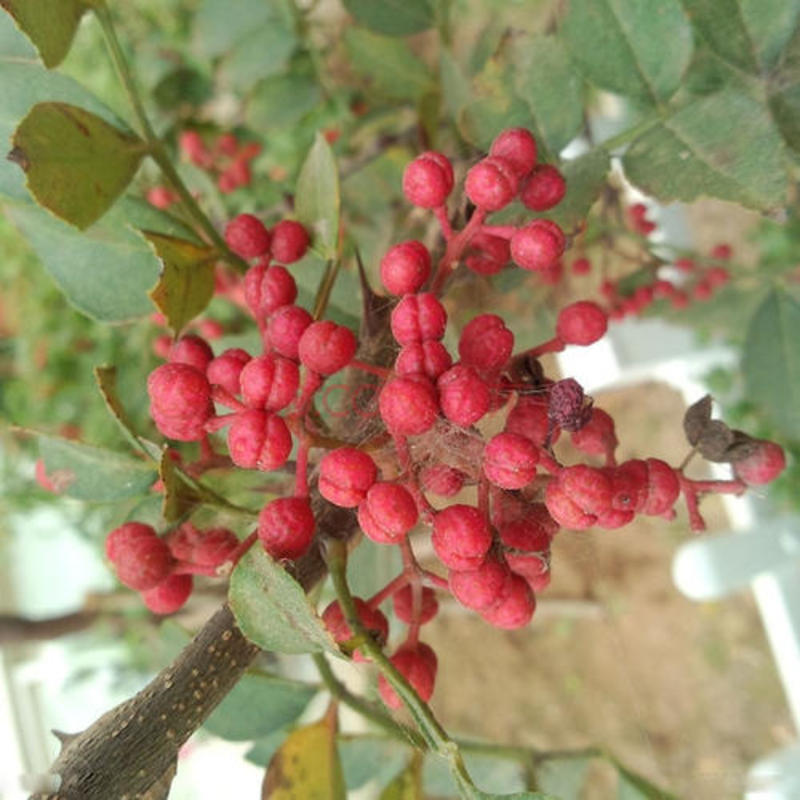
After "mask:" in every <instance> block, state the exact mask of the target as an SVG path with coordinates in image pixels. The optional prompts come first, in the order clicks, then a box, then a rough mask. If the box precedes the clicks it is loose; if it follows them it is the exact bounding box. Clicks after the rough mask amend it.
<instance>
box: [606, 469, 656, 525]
mask: <svg viewBox="0 0 800 800" xmlns="http://www.w3.org/2000/svg"><path fill="white" fill-rule="evenodd" d="M606 474H607V475H608V476H609V477H610V478H611V508H612V509H614V510H615V511H634V512H636V511H641V510H642V508H644V506H645V503H646V502H647V492H648V486H647V484H648V468H647V462H645V461H642V460H641V459H638V458H635V459H631V460H629V461H623V462H622V464H620V465H619V466H617V467H613V468H611V469H609V470H607V473H606Z"/></svg>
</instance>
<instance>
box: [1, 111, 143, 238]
mask: <svg viewBox="0 0 800 800" xmlns="http://www.w3.org/2000/svg"><path fill="white" fill-rule="evenodd" d="M12 145H13V148H12V150H11V152H10V153H9V155H8V157H9V159H10V160H11V161H13V162H14V163H15V164H18V165H19V166H20V167H21V168H22V169H23V171H24V172H25V175H26V178H27V185H28V189H29V190H30V191H31V194H33V196H34V197H35V198H36V200H37V202H38V203H39V204H40V205H43V206H44V207H45V208H47V209H49V210H50V211H52V212H53V213H54V214H55V215H56V216H58V217H61V219H63V220H66V221H67V222H69V223H71V224H72V225H76V226H77V227H78V228H81V229H83V228H86V227H88V226H89V225H91V224H92V223H93V222H95V221H96V220H98V219H99V218H100V217H101V216H102V215H103V214H104V213H105V212H106V211H107V210H108V208H109V207H110V206H111V205H112V204H113V202H114V201H115V200H116V199H117V198H118V197H119V195H120V194H122V192H123V191H124V190H125V187H126V186H127V185H128V184H129V183H130V182H131V180H132V179H133V176H134V175H135V174H136V171H137V170H138V169H139V162H140V161H141V160H142V157H143V155H144V149H145V145H144V142H142V140H141V139H139V138H138V137H136V136H133V135H132V134H128V133H124V132H123V131H121V130H119V129H117V128H115V127H113V126H112V125H109V124H108V123H107V122H106V121H105V120H103V119H101V118H100V117H98V116H97V115H95V114H92V113H91V112H89V111H86V110H85V109H83V108H79V107H78V106H73V105H70V104H69V103H37V104H36V105H35V106H34V107H33V108H32V109H31V110H30V111H29V112H28V114H27V116H26V117H25V119H23V120H22V122H21V123H20V124H19V127H18V128H17V130H16V132H15V133H14V137H13V139H12Z"/></svg>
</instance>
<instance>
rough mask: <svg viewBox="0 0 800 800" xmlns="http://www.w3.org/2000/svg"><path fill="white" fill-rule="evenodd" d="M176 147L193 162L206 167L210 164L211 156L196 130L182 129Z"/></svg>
mask: <svg viewBox="0 0 800 800" xmlns="http://www.w3.org/2000/svg"><path fill="white" fill-rule="evenodd" d="M178 147H180V150H181V152H182V153H183V154H184V155H185V156H186V158H188V159H189V161H191V162H192V163H193V164H195V165H196V166H198V167H201V168H203V169H208V168H209V167H210V166H211V164H212V156H211V153H210V152H209V150H208V148H207V147H206V145H205V142H204V141H203V139H202V137H201V136H200V134H199V133H197V131H184V132H183V133H181V135H180V136H179V137H178Z"/></svg>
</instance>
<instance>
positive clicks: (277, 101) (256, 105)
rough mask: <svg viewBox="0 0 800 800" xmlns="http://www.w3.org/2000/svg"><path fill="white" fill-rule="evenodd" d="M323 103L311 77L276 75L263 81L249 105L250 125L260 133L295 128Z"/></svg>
mask: <svg viewBox="0 0 800 800" xmlns="http://www.w3.org/2000/svg"><path fill="white" fill-rule="evenodd" d="M321 100H322V92H321V91H320V88H319V86H318V85H317V83H316V81H314V80H313V79H312V78H311V77H309V76H308V75H296V74H293V73H289V74H286V75H273V76H272V77H270V78H266V79H265V80H263V81H261V82H260V83H259V84H258V85H257V86H256V88H255V90H254V91H253V95H252V97H251V98H250V101H249V102H248V104H247V111H246V114H247V124H248V125H249V126H250V127H251V128H255V129H258V130H274V129H276V128H293V127H294V126H295V125H297V124H298V123H299V122H300V120H301V119H302V118H303V117H304V116H305V115H306V114H308V113H309V112H310V111H313V110H314V109H315V108H316V107H317V106H318V105H319V103H320V102H321Z"/></svg>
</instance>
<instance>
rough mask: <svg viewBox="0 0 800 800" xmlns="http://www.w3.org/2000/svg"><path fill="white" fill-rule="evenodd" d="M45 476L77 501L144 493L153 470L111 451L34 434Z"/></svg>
mask: <svg viewBox="0 0 800 800" xmlns="http://www.w3.org/2000/svg"><path fill="white" fill-rule="evenodd" d="M36 436H37V439H38V441H39V455H40V456H41V457H42V460H43V461H44V465H45V471H46V473H47V475H48V477H49V478H50V479H51V480H52V481H53V482H54V483H56V485H58V486H59V487H60V489H61V491H62V492H63V493H64V494H66V495H68V496H69V497H74V498H75V499H77V500H93V501H97V502H111V501H114V500H122V499H123V498H126V497H138V496H139V495H143V494H145V492H147V490H148V489H149V488H150V486H151V485H152V484H153V482H154V481H155V479H156V472H155V470H154V469H153V468H152V467H150V466H147V464H145V463H143V462H142V461H137V460H135V459H132V458H128V457H127V456H123V455H121V454H120V453H116V452H114V451H113V450H105V449H103V448H100V447H92V446H90V445H87V444H81V443H80V442H73V441H71V440H69V439H62V438H60V437H56V436H47V435H45V434H40V433H37V434H36Z"/></svg>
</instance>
